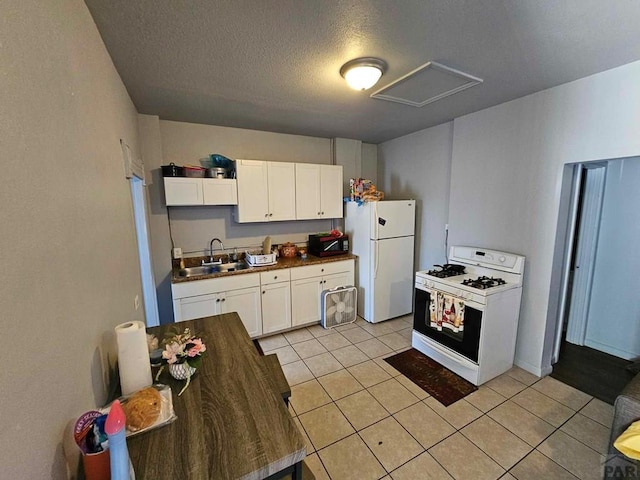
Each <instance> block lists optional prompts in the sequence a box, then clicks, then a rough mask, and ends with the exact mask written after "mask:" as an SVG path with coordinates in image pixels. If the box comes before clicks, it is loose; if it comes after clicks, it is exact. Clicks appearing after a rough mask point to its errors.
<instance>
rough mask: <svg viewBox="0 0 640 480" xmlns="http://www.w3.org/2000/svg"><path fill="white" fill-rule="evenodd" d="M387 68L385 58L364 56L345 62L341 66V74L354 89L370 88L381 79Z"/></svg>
mask: <svg viewBox="0 0 640 480" xmlns="http://www.w3.org/2000/svg"><path fill="white" fill-rule="evenodd" d="M386 70H387V64H386V63H385V62H384V61H383V60H380V59H379V58H374V57H362V58H356V59H354V60H351V61H349V62H347V63H345V64H344V65H343V66H342V68H340V75H342V76H343V77H344V79H345V80H346V81H347V83H348V84H349V86H350V87H351V88H353V89H354V90H368V89H369V88H371V87H373V86H374V85H375V84H376V83H377V82H378V80H380V77H381V76H382V74H383V73H384V72H385V71H386Z"/></svg>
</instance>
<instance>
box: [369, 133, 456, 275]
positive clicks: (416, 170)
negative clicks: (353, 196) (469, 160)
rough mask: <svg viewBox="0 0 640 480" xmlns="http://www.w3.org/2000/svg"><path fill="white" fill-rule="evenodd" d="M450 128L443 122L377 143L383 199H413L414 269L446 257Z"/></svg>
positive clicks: (441, 260) (432, 263)
mask: <svg viewBox="0 0 640 480" xmlns="http://www.w3.org/2000/svg"><path fill="white" fill-rule="evenodd" d="M452 131H453V124H452V123H445V124H442V125H439V126H437V127H433V128H428V129H426V130H422V131H419V132H416V133H412V134H410V135H406V136H404V137H400V138H396V139H394V140H390V141H388V142H385V143H382V144H380V145H379V146H378V188H379V189H380V190H382V191H384V192H385V199H388V200H394V199H395V200H397V199H403V198H414V199H416V260H415V266H416V270H424V269H427V268H431V267H432V266H433V265H434V264H442V263H444V262H445V260H446V255H445V248H444V241H445V232H444V227H445V224H446V223H447V219H448V213H449V186H450V183H451V138H452Z"/></svg>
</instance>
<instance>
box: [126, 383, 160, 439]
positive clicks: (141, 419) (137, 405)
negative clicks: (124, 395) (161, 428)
mask: <svg viewBox="0 0 640 480" xmlns="http://www.w3.org/2000/svg"><path fill="white" fill-rule="evenodd" d="M161 400H162V399H161V397H160V393H158V390H156V389H155V388H153V387H147V388H144V389H142V390H140V391H138V392H136V393H134V394H133V395H131V396H130V397H129V398H128V399H127V400H126V402H124V403H123V405H122V409H123V410H124V414H125V415H126V416H127V430H129V431H130V432H137V431H138V430H142V429H143V428H147V427H149V426H151V425H153V424H154V423H155V422H156V420H158V417H159V416H160V409H161V403H162V402H161Z"/></svg>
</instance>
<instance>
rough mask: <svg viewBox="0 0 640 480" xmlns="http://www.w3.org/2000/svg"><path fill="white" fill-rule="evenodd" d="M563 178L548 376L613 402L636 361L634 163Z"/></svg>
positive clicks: (581, 168)
mask: <svg viewBox="0 0 640 480" xmlns="http://www.w3.org/2000/svg"><path fill="white" fill-rule="evenodd" d="M565 174H566V175H572V177H573V178H572V181H571V182H563V183H564V185H565V186H566V188H570V189H571V194H570V201H569V202H568V207H567V210H568V212H564V213H566V217H567V225H566V232H564V233H562V235H565V242H564V246H563V247H559V248H564V255H563V258H564V264H563V271H562V282H561V285H562V287H561V292H560V302H559V305H560V307H559V310H558V316H557V319H558V320H557V321H558V324H557V328H556V337H555V342H554V351H553V357H552V364H553V373H552V376H554V377H556V378H558V379H560V380H562V381H564V382H566V383H569V384H570V385H573V386H575V387H576V388H579V389H581V390H583V391H586V392H588V393H590V394H591V395H593V396H595V397H597V398H600V399H602V400H604V401H608V402H612V401H613V399H615V396H616V395H617V394H618V393H619V391H620V390H621V389H622V388H623V387H624V385H626V383H628V381H629V380H630V378H631V376H632V373H631V372H630V371H628V369H627V367H628V366H629V364H630V363H631V361H632V360H634V359H635V360H637V358H638V357H640V301H639V300H637V293H636V290H637V289H636V287H635V276H636V275H637V274H636V272H637V271H638V269H640V255H639V254H638V252H637V244H638V240H640V210H639V209H638V208H637V205H639V204H640V189H638V185H640V158H639V157H631V158H625V159H614V160H609V161H606V162H593V163H582V164H576V165H573V166H572V168H567V170H566V172H565ZM565 193H566V192H565ZM562 213H563V212H561V214H562ZM559 234H561V232H560V231H559Z"/></svg>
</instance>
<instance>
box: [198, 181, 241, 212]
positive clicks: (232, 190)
mask: <svg viewBox="0 0 640 480" xmlns="http://www.w3.org/2000/svg"><path fill="white" fill-rule="evenodd" d="M202 195H203V199H204V204H205V205H237V204H238V189H237V186H236V180H235V179H233V178H203V179H202Z"/></svg>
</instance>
